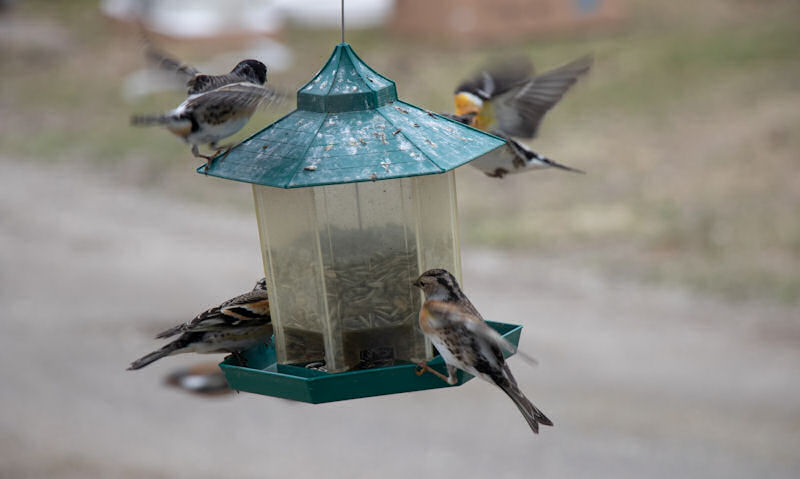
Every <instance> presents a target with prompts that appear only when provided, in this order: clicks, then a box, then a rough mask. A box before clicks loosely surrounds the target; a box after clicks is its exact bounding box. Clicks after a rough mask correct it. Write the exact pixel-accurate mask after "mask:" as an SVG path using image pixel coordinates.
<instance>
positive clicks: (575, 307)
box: [0, 158, 800, 479]
mask: <svg viewBox="0 0 800 479" xmlns="http://www.w3.org/2000/svg"><path fill="white" fill-rule="evenodd" d="M0 168H2V171H3V173H2V175H3V176H2V178H3V179H2V180H0V181H2V187H1V188H0V305H2V311H3V314H2V321H1V322H0V360H1V361H2V363H3V367H2V370H1V371H2V376H1V377H0V383H1V384H2V385H1V386H0V477H57V478H62V477H192V478H205V477H209V478H210V477H237V478H240V479H241V478H249V477H312V476H316V477H347V478H361V477H364V478H372V477H385V478H395V477H396V478H405V477H411V476H415V475H416V476H421V475H423V474H424V475H425V476H426V477H445V478H446V477H459V478H465V477H487V476H489V477H495V478H505V477H554V478H563V477H609V478H611V477H613V478H619V477H647V478H661V477H663V478H672V477H703V478H707V477H731V478H733V477H741V478H752V477H771V478H772V477H786V478H789V477H798V476H800V455H799V454H798V451H800V380H798V377H800V376H798V372H800V324H798V318H800V311H798V310H797V308H794V309H789V308H787V307H782V306H775V305H771V304H766V303H763V304H762V303H738V304H731V303H726V302H721V301H719V300H713V299H707V298H702V297H698V296H697V295H695V294H693V293H692V292H689V291H683V290H676V289H673V290H665V289H654V287H651V286H644V285H641V284H634V283H626V282H620V281H618V280H614V281H611V280H608V279H606V278H604V277H600V276H597V275H596V274H595V273H592V272H590V271H589V270H588V269H587V268H585V267H583V266H582V265H581V264H580V262H579V261H578V260H577V259H574V258H569V257H567V258H562V257H559V258H553V257H540V256H536V252H534V251H532V252H531V254H530V255H528V256H521V255H519V254H518V253H516V254H511V253H501V252H494V251H486V250H473V249H469V248H467V249H465V250H464V252H463V263H464V282H465V289H466V290H467V292H468V293H469V294H470V296H471V297H472V298H473V300H474V302H475V304H476V305H477V306H478V308H479V309H480V310H481V311H482V312H483V313H484V316H486V317H487V318H489V319H496V320H500V321H508V322H518V323H522V324H523V325H524V326H525V329H524V330H523V337H522V343H521V345H522V348H524V350H526V351H527V352H528V353H530V354H532V355H535V356H536V357H537V358H538V359H539V360H540V365H539V366H538V367H530V366H528V365H527V364H525V363H524V362H521V361H519V360H517V359H512V360H511V365H512V368H513V370H514V371H515V373H516V375H517V378H518V380H519V382H520V384H521V385H522V388H523V389H524V390H525V391H526V392H527V393H528V395H529V396H530V397H531V398H532V400H533V401H534V403H536V404H537V405H538V406H540V407H541V408H542V409H543V410H544V411H545V412H546V413H547V415H548V416H550V417H551V418H552V419H553V420H554V421H555V423H556V426H555V427H554V428H545V429H544V431H543V433H542V434H541V435H539V436H533V435H532V434H531V433H530V431H529V430H528V428H527V426H526V425H525V422H524V421H523V420H522V417H521V416H520V415H519V413H518V411H517V410H516V408H514V406H513V405H512V403H511V402H510V401H509V400H508V398H506V397H505V396H504V395H503V394H502V393H501V392H500V391H498V390H496V389H494V388H493V387H490V386H489V385H488V384H485V383H482V382H479V381H472V382H470V383H469V384H467V385H465V386H463V387H461V388H453V389H449V390H438V391H427V392H419V393H412V394H402V395H395V396H388V397H379V398H371V399H364V400H356V401H348V402H342V403H334V404H327V405H318V406H311V405H306V404H301V403H294V402H290V401H284V400H280V399H273V398H266V397H259V396H255V395H250V394H246V393H243V394H238V395H232V396H228V397H224V398H217V399H204V398H199V397H196V396H191V395H188V394H184V393H181V392H179V391H177V390H174V389H169V388H166V387H164V386H163V385H162V378H163V376H164V375H165V374H166V373H168V372H169V371H171V370H173V369H174V368H175V367H177V366H180V365H184V364H189V363H192V362H195V361H196V360H197V359H196V358H191V357H179V358H168V359H166V360H162V361H159V362H157V363H155V364H154V365H152V366H150V367H148V368H146V369H143V370H141V371H137V372H129V371H125V368H126V366H127V365H128V363H129V361H131V360H132V359H134V358H136V357H138V356H140V355H142V354H144V353H146V352H149V351H150V350H152V349H155V348H156V347H157V346H159V345H160V343H158V342H156V341H154V340H153V339H151V338H152V335H153V334H154V333H155V332H157V331H158V330H160V329H162V328H164V327H166V326H170V325H172V324H174V323H177V322H180V321H184V320H187V319H189V318H191V317H192V316H193V315H194V314H195V313H196V312H198V311H200V310H202V309H204V308H206V307H209V306H211V305H213V304H215V303H217V302H219V301H220V300H222V299H225V298H228V297H230V296H232V295H234V294H237V293H238V292H240V291H242V290H244V289H245V288H249V287H250V286H251V285H252V283H253V281H254V280H255V279H256V278H257V277H258V276H259V274H260V272H261V264H260V254H259V249H258V243H257V233H256V228H255V222H254V220H253V218H251V217H249V216H247V215H241V214H240V213H231V212H230V211H228V210H227V209H225V208H223V207H214V206H208V205H201V204H193V203H191V202H189V201H188V200H186V199H179V198H176V197H171V196H168V195H166V194H164V193H162V192H159V191H156V190H140V189H137V188H135V187H132V186H127V185H126V184H125V182H124V181H121V180H120V179H119V178H115V177H110V176H98V175H97V174H94V173H91V172H88V171H85V170H84V169H83V168H82V167H73V168H71V167H69V166H68V165H65V164H63V163H62V164H59V165H55V166H53V165H45V164H43V163H37V164H18V163H15V162H12V161H10V160H9V159H7V158H4V159H3V158H0ZM531 180H533V178H531ZM196 181H197V185H198V187H202V185H203V184H206V183H205V182H208V181H215V180H210V179H205V178H202V177H199V175H198V179H197V180H196ZM242 194H243V195H246V194H247V189H246V188H244V189H243V192H242ZM203 359H205V358H203Z"/></svg>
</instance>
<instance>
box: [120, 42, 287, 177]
mask: <svg viewBox="0 0 800 479" xmlns="http://www.w3.org/2000/svg"><path fill="white" fill-rule="evenodd" d="M147 56H148V57H150V58H151V59H152V60H154V61H157V62H158V64H159V65H161V66H162V67H163V68H168V69H171V70H174V71H175V72H176V73H178V74H179V75H180V76H182V77H184V79H185V80H186V86H187V87H188V90H187V95H188V97H187V98H186V100H184V101H183V102H182V103H181V104H180V105H178V106H177V107H176V108H175V109H173V110H172V111H169V112H166V113H163V114H153V115H134V116H133V117H131V124H132V125H134V126H154V125H157V126H163V127H165V128H166V129H167V130H169V131H170V132H171V133H173V134H175V135H176V136H178V137H180V138H182V139H183V140H184V141H185V142H186V143H188V144H189V145H191V146H192V154H193V155H194V156H195V157H198V158H204V159H205V160H206V164H205V170H206V171H208V168H209V166H210V165H211V162H212V161H213V160H214V158H215V156H216V155H219V154H220V152H222V151H225V152H226V153H227V151H230V148H231V147H232V145H228V146H219V145H218V142H219V141H221V140H223V139H225V138H227V137H229V136H231V135H234V134H235V133H236V132H238V131H239V130H241V129H242V128H243V127H244V126H245V125H246V124H247V122H248V121H249V120H250V117H251V116H253V113H254V112H255V111H256V109H257V108H258V107H260V106H263V105H268V104H272V103H273V102H276V101H278V100H280V99H282V98H283V95H282V94H281V93H279V92H277V91H275V90H273V89H270V88H267V87H265V84H266V82H267V67H266V65H264V64H263V63H262V62H260V61H258V60H253V59H247V60H242V61H240V62H239V63H237V64H236V66H235V67H234V68H233V70H231V71H230V73H226V74H224V75H206V74H202V73H200V72H199V71H198V70H197V69H196V68H194V67H192V66H189V65H186V64H184V63H181V62H180V61H179V60H175V59H173V58H171V57H169V56H168V55H166V54H163V53H161V52H159V51H158V50H156V49H155V48H153V47H148V48H147ZM205 144H208V145H209V146H210V148H211V149H213V150H215V151H216V152H215V154H214V155H203V154H201V153H200V150H199V145H205Z"/></svg>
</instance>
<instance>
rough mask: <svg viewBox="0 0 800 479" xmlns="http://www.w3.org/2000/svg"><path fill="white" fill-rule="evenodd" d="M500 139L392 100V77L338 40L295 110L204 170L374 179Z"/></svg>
mask: <svg viewBox="0 0 800 479" xmlns="http://www.w3.org/2000/svg"><path fill="white" fill-rule="evenodd" d="M505 144H506V142H505V140H503V139H501V138H497V137H495V136H493V135H489V134H487V133H484V132H482V131H480V130H476V129H474V128H471V127H469V126H466V125H463V124H461V123H459V122H456V121H453V120H450V119H448V118H445V117H442V116H440V115H437V114H435V113H431V112H429V111H427V110H425V109H422V108H419V107H416V106H414V105H412V104H410V103H406V102H403V101H400V100H398V99H397V90H396V88H395V84H394V82H393V81H392V80H389V79H388V78H386V77H384V76H382V75H380V74H378V73H376V72H375V71H374V70H372V69H371V68H370V67H369V66H367V65H366V64H365V63H364V62H363V61H361V59H360V58H359V57H358V56H357V55H356V54H355V52H354V51H353V49H352V48H350V45H348V44H347V43H341V44H339V45H337V46H336V48H335V49H334V51H333V54H332V55H331V57H330V59H328V62H327V63H326V64H325V66H324V67H323V68H322V70H320V72H319V73H318V74H317V75H316V76H315V77H314V78H313V79H312V80H311V81H310V82H308V83H307V84H306V85H305V86H303V87H302V88H301V89H300V90H299V91H298V92H297V109H296V110H295V111H293V112H291V113H289V114H288V115H286V116H284V117H283V118H281V119H280V120H278V121H276V122H275V123H273V124H271V125H269V126H267V127H266V128H264V129H263V130H261V131H259V132H258V133H256V134H254V135H253V136H251V137H250V138H248V139H247V140H245V141H243V142H242V143H240V144H239V145H236V146H235V147H234V148H233V149H231V150H230V152H229V153H228V154H227V155H220V156H219V157H218V158H217V159H216V160H215V161H214V162H213V163H212V165H211V166H210V167H209V169H208V174H209V175H211V176H217V177H220V178H227V179H230V180H236V181H244V182H247V183H254V184H259V185H265V186H276V187H281V188H299V187H306V186H318V185H329V184H339V183H353V182H358V181H375V180H384V179H389V178H402V177H407V176H418V175H428V174H434V173H444V172H445V171H449V170H452V169H454V168H456V167H458V166H461V165H463V164H465V163H468V162H470V161H472V160H474V159H476V158H478V157H480V156H483V155H485V154H487V153H489V152H491V151H493V150H495V149H497V148H500V147H503V146H505ZM198 171H203V168H200V169H199V170H198Z"/></svg>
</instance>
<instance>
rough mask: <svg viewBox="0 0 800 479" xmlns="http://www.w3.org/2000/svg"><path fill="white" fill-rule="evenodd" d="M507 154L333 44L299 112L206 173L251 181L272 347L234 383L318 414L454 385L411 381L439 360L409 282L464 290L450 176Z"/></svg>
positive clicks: (229, 364) (509, 329) (235, 370)
mask: <svg viewBox="0 0 800 479" xmlns="http://www.w3.org/2000/svg"><path fill="white" fill-rule="evenodd" d="M505 145H506V142H505V141H504V140H502V139H500V138H497V137H494V136H492V135H489V134H486V133H484V132H481V131H479V130H476V129H473V128H470V127H468V126H465V125H462V124H460V123H458V122H454V121H451V120H449V119H446V118H444V117H442V116H439V115H436V114H434V113H431V112H429V111H427V110H424V109H422V108H419V107H416V106H414V105H411V104H409V103H405V102H403V101H400V100H398V99H397V91H396V88H395V84H394V82H393V81H391V80H389V79H388V78H386V77H384V76H382V75H380V74H378V73H376V72H375V71H374V70H372V69H371V68H370V67H369V66H367V65H366V64H365V63H364V62H363V61H361V59H360V58H359V57H358V56H357V55H356V54H355V52H354V51H353V50H352V48H351V47H350V45H348V44H347V43H344V42H343V43H341V44H339V45H337V46H336V48H335V49H334V51H333V54H332V55H331V57H330V59H329V60H328V62H327V63H326V64H325V66H324V67H323V68H322V70H321V71H320V72H319V73H318V74H317V75H316V76H315V77H314V78H313V79H312V80H311V81H310V82H308V83H307V84H306V85H305V86H303V87H302V88H301V89H300V90H299V91H298V93H297V109H296V110H295V111H293V112H291V113H289V114H288V115H286V116H285V117H283V118H281V119H280V120H278V121H276V122H275V123H273V124H272V125H269V126H267V127H266V128H264V129H263V130H261V131H260V132H258V133H256V134H255V135H253V136H252V137H250V138H249V139H247V140H245V141H244V142H242V143H241V144H240V145H238V146H236V147H234V148H233V149H232V150H230V151H229V152H228V154H227V155H220V156H219V157H218V158H217V159H215V161H214V162H213V163H212V164H211V166H210V167H209V168H208V171H207V172H206V171H204V169H203V168H201V169H199V170H198V171H199V172H201V173H207V174H208V175H210V176H216V177H219V178H227V179H230V180H236V181H243V182H247V183H251V184H253V194H254V197H255V206H256V216H257V220H258V231H259V235H260V240H261V248H262V254H263V260H264V267H265V270H266V277H267V279H268V290H269V295H270V307H271V314H272V321H273V324H274V329H275V338H274V341H273V344H274V347H273V346H271V347H268V348H267V347H259V348H256V349H253V350H250V351H247V352H245V354H244V357H245V358H246V360H247V362H246V364H239V363H238V362H237V361H236V360H235V359H233V358H229V359H227V360H226V361H225V362H223V363H222V364H221V367H222V369H223V371H224V372H225V375H226V378H227V380H228V382H229V384H230V386H231V387H232V388H233V389H237V390H242V391H250V392H254V393H258V394H266V395H271V396H278V397H284V398H289V399H296V400H300V401H306V402H312V403H318V402H328V401H335V400H341V399H349V398H355V397H365V396H373V395H379V394H390V393H395V392H403V391H411V390H419V389H430V388H435V387H446V386H447V384H446V383H444V382H443V381H441V380H440V379H439V378H436V377H434V376H433V375H425V376H422V377H418V376H416V375H415V374H414V365H415V363H416V362H418V361H421V360H425V359H430V358H432V357H433V349H432V347H431V345H430V343H429V342H427V341H426V339H425V338H424V336H423V334H422V332H421V331H420V329H419V326H418V322H417V317H418V314H419V310H420V305H421V299H422V298H421V293H420V292H419V290H418V289H416V288H415V287H413V286H412V282H413V281H414V280H415V279H416V278H417V276H418V275H419V274H420V273H421V272H423V271H425V270H427V269H430V268H445V269H448V270H449V271H451V272H452V273H453V274H454V275H455V276H456V277H457V278H458V279H459V280H460V277H461V263H460V250H459V242H458V224H457V217H456V190H455V176H454V172H453V170H454V169H455V168H456V167H458V166H460V165H463V164H465V163H467V162H469V161H472V160H474V159H476V158H479V157H483V156H484V155H492V154H499V153H500V149H501V148H507V147H506V146H505ZM493 326H494V327H495V328H496V329H497V330H498V331H500V332H501V333H502V334H506V335H507V339H509V340H510V341H511V342H512V343H514V344H516V343H517V342H518V341H519V334H520V329H521V328H520V327H518V326H514V325H505V324H501V323H495V324H493ZM432 366H434V367H436V362H435V361H434V362H433V363H432ZM439 368H440V369H441V370H442V371H443V370H444V366H443V364H440V365H439ZM460 374H462V376H460V378H461V380H462V381H463V380H467V379H469V377H470V376H469V375H467V374H463V373H460Z"/></svg>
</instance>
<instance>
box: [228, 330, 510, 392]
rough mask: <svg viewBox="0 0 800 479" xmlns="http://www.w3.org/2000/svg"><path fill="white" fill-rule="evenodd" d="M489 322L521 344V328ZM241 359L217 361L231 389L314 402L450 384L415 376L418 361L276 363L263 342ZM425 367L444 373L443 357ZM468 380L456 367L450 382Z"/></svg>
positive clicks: (438, 379)
mask: <svg viewBox="0 0 800 479" xmlns="http://www.w3.org/2000/svg"><path fill="white" fill-rule="evenodd" d="M489 325H490V326H491V327H492V328H494V329H495V331H497V332H499V333H500V334H502V335H503V337H504V338H505V339H506V340H508V341H509V342H510V343H511V344H513V345H514V346H517V345H519V338H520V333H521V332H522V326H519V325H516V324H506V323H496V322H491V321H489ZM504 354H505V356H506V357H509V356H511V354H508V353H504ZM243 357H244V358H245V360H246V362H247V366H241V365H239V363H238V361H237V360H236V359H235V358H234V357H233V356H229V357H228V358H226V359H225V361H223V362H221V363H220V365H219V366H220V368H222V371H223V372H224V373H225V379H227V381H228V385H229V386H230V387H231V389H235V390H237V391H247V392H251V393H256V394H262V395H266V396H274V397H279V398H284V399H293V400H295V401H302V402H307V403H313V404H319V403H325V402H334V401H344V400H346V399H356V398H363V397H370V396H382V395H386V394H397V393H402V392H409V391H422V390H425V389H436V388H445V387H451V386H450V385H449V384H447V383H446V382H444V381H442V380H441V379H440V378H438V377H436V376H434V375H433V374H430V373H425V374H423V375H421V376H417V374H416V373H415V369H416V365H415V364H412V363H407V364H400V365H395V366H388V367H382V368H373V369H364V370H359V371H348V372H344V373H327V372H324V371H319V370H316V369H308V368H303V367H299V366H291V365H284V364H278V363H277V361H276V359H275V350H274V349H273V348H272V347H267V346H259V347H257V348H253V349H250V350H248V351H245V352H244V354H243ZM428 365H429V366H431V367H432V368H434V369H436V370H437V371H439V372H440V373H442V374H445V375H446V374H447V370H446V368H445V364H444V360H442V358H441V356H436V357H435V358H434V359H432V360H430V361H429V362H428ZM472 378H473V376H472V375H471V374H469V373H465V372H464V371H461V370H459V371H458V382H457V383H456V384H455V385H453V386H460V385H462V384H464V383H465V382H467V381H469V380H470V379H472Z"/></svg>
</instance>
